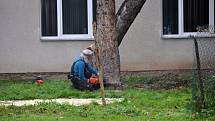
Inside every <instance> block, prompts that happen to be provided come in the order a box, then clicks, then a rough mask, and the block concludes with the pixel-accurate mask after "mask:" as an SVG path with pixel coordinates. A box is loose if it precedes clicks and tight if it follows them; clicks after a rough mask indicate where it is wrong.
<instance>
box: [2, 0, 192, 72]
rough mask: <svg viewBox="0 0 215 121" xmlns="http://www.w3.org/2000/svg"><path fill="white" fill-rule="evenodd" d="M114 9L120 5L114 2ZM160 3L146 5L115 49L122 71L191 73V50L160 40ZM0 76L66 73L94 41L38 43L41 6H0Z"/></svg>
mask: <svg viewBox="0 0 215 121" xmlns="http://www.w3.org/2000/svg"><path fill="white" fill-rule="evenodd" d="M116 2H117V3H116V6H117V8H119V6H120V4H121V2H122V0H116ZM161 10H162V9H161V0H149V1H147V2H146V4H145V5H144V7H143V8H142V10H141V12H140V13H139V15H138V16H137V18H136V20H135V21H134V23H133V24H132V26H131V28H130V29H129V31H128V33H127V34H126V36H125V38H124V40H123V42H122V44H121V45H120V55H121V68H122V69H121V70H123V71H137V70H140V71H142V70H169V69H190V68H191V67H192V61H193V54H192V50H193V44H192V41H191V40H188V39H162V38H161V28H162V11H161ZM0 26H1V28H0V73H23V72H67V71H69V70H70V66H71V63H72V61H73V58H75V57H76V56H78V55H79V53H80V52H81V50H82V49H84V48H85V47H87V46H88V45H89V44H91V43H93V41H41V40H40V33H41V29H40V0H1V1H0Z"/></svg>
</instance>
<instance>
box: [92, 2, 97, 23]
mask: <svg viewBox="0 0 215 121" xmlns="http://www.w3.org/2000/svg"><path fill="white" fill-rule="evenodd" d="M96 5H97V3H96V0H93V21H96Z"/></svg>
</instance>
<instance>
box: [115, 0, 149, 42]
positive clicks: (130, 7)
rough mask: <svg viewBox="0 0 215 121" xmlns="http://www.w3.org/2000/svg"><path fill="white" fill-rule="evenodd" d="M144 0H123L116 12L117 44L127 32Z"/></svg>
mask: <svg viewBox="0 0 215 121" xmlns="http://www.w3.org/2000/svg"><path fill="white" fill-rule="evenodd" d="M145 2H146V0H124V2H123V3H122V5H121V7H120V8H119V10H118V12H117V14H116V16H117V17H116V18H117V21H116V31H117V34H116V38H117V41H118V46H119V45H120V44H121V42H122V39H123V37H124V36H125V34H126V33H127V31H128V29H129V27H130V26H131V24H132V23H133V21H134V20H135V18H136V16H137V15H138V13H139V12H140V10H141V8H142V7H143V5H144V4H145Z"/></svg>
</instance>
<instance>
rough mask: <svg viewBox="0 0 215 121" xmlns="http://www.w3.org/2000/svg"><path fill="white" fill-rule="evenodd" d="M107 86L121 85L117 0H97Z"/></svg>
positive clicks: (102, 64)
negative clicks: (117, 36)
mask: <svg viewBox="0 0 215 121" xmlns="http://www.w3.org/2000/svg"><path fill="white" fill-rule="evenodd" d="M95 38H96V39H95V41H96V43H97V45H96V46H97V47H98V51H99V53H98V54H99V57H100V59H99V60H100V66H102V68H103V70H102V72H103V74H104V83H105V85H106V87H110V88H114V89H116V88H118V87H121V82H120V57H119V50H118V42H117V40H116V14H115V0H97V27H96V37H95Z"/></svg>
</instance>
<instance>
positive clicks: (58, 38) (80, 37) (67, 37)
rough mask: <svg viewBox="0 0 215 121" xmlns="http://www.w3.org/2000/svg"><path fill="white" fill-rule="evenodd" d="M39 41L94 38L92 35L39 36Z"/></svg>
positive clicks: (90, 39)
mask: <svg viewBox="0 0 215 121" xmlns="http://www.w3.org/2000/svg"><path fill="white" fill-rule="evenodd" d="M40 40H41V41H75V40H77V41H79V40H80V41H84V40H86V41H88V40H89V41H92V40H94V37H93V36H78V37H77V36H73V37H72V36H64V37H57V36H56V37H51V36H47V37H41V38H40Z"/></svg>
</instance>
